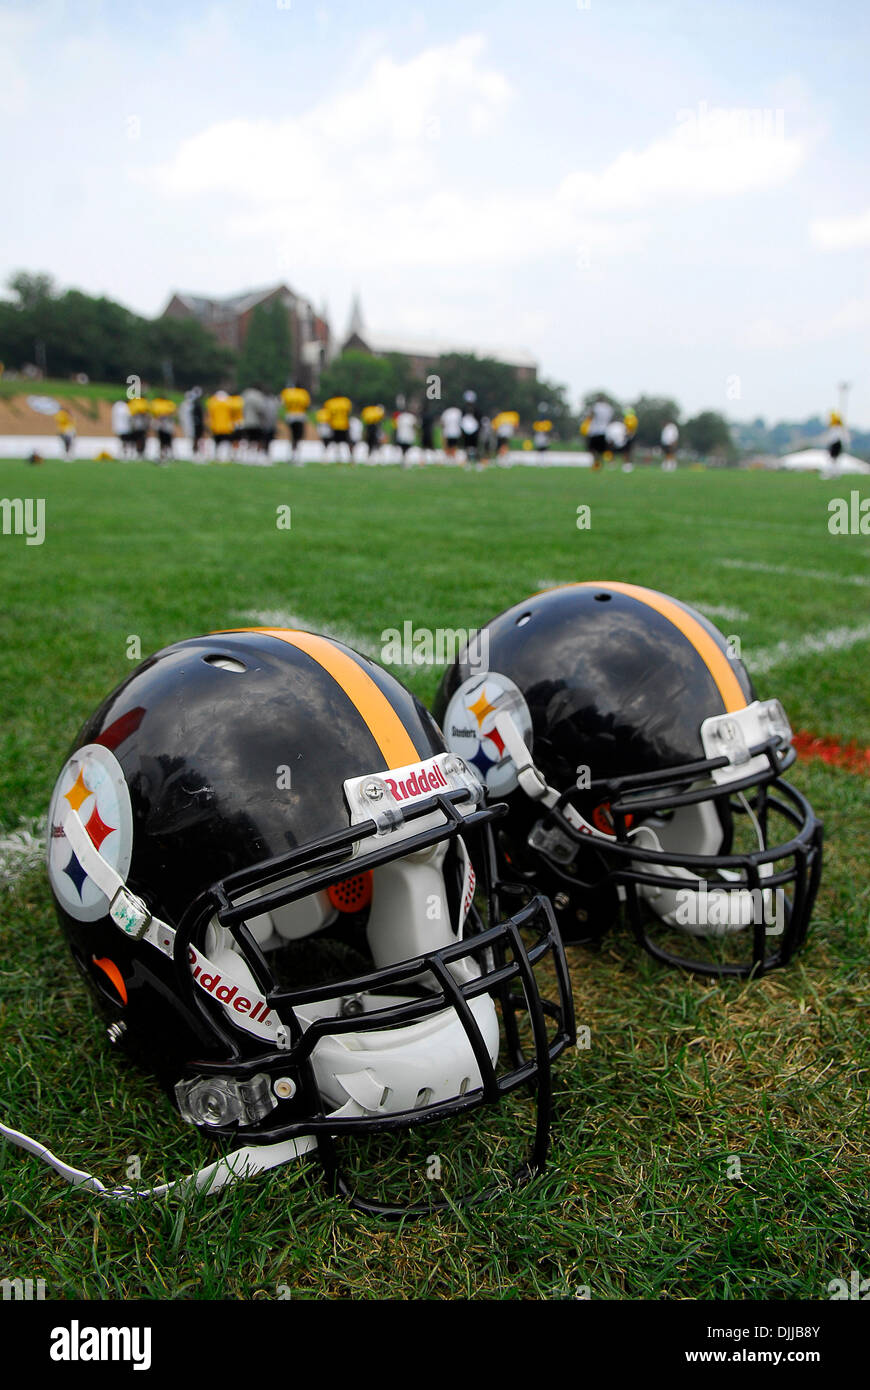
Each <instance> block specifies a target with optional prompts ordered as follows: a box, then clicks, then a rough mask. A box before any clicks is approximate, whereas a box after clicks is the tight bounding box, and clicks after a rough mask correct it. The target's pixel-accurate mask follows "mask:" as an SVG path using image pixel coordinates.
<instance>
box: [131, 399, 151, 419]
mask: <svg viewBox="0 0 870 1390" xmlns="http://www.w3.org/2000/svg"><path fill="white" fill-rule="evenodd" d="M127 409H128V410H129V412H130V414H131V415H148V414H149V413H150V410H149V406H148V402H147V401H144V400H143V399H142V397H141V396H134V397H133V399H132V400H131V401H128V402H127Z"/></svg>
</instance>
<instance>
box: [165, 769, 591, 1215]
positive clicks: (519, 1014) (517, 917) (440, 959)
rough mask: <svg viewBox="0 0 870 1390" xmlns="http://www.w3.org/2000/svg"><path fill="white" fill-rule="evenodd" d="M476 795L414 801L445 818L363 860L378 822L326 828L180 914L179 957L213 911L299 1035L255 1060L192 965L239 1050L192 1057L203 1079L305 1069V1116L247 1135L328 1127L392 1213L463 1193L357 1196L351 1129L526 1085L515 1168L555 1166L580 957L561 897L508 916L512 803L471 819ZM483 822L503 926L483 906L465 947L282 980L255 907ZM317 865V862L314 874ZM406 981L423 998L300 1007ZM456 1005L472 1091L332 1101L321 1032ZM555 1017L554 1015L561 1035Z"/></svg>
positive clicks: (365, 1027)
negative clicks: (500, 1063) (324, 1083)
mask: <svg viewBox="0 0 870 1390" xmlns="http://www.w3.org/2000/svg"><path fill="white" fill-rule="evenodd" d="M463 798H465V799H467V794H465V793H463V792H462V791H454V792H446V793H443V794H439V795H437V796H435V797H432V798H430V799H427V800H425V801H422V802H419V803H417V804H416V805H415V806H413V807H409V808H408V809H407V810H405V811H404V812H403V819H404V820H405V821H409V820H413V819H417V818H419V817H422V816H425V815H427V814H431V813H432V812H433V811H440V812H441V813H442V815H443V817H444V821H443V823H442V824H440V825H437V826H434V827H429V828H427V829H425V830H422V831H419V832H418V833H417V834H415V835H412V836H410V837H408V838H407V839H402V840H401V841H400V842H399V843H398V844H397V843H395V842H391V841H390V838H387V840H386V842H385V844H384V846H383V848H376V849H374V850H371V851H370V852H368V853H366V854H363V855H360V856H359V857H358V858H356V859H353V860H349V855H350V854H351V852H352V850H353V848H354V846H355V845H356V844H357V843H358V842H359V841H362V840H366V839H367V838H368V837H369V836H371V835H373V834H374V833H375V829H376V827H375V823H374V822H373V821H369V822H364V823H362V824H360V825H356V826H354V827H352V828H351V829H350V830H346V831H340V832H337V833H336V834H333V835H330V836H324V837H323V838H322V839H321V840H319V841H317V842H315V843H313V844H311V845H307V846H305V847H304V849H301V850H300V849H296V850H292V851H290V852H289V853H288V854H286V855H282V856H280V857H278V858H276V859H271V860H268V861H265V862H264V863H263V864H260V865H254V866H252V867H250V868H248V869H244V870H242V871H240V872H239V873H236V874H233V875H231V876H229V877H228V878H226V879H224V880H222V881H221V882H220V883H217V884H215V885H214V886H213V887H212V889H211V890H210V891H209V893H208V894H206V895H204V897H203V898H201V899H200V900H199V901H198V902H197V903H195V904H193V905H192V907H191V909H190V910H189V911H188V913H186V914H185V917H184V919H183V920H182V922H181V923H180V925H179V928H178V931H177V935H176V941H175V960H176V962H185V961H186V959H187V950H188V946H189V945H190V944H192V943H193V942H194V940H196V941H201V939H202V936H203V935H204V931H205V928H206V926H207V923H208V921H209V920H211V918H212V917H213V916H215V915H216V916H217V920H218V922H219V923H220V924H221V926H223V927H226V928H227V929H228V930H229V931H230V932H231V934H232V935H233V937H234V939H235V940H236V941H237V943H238V944H239V947H240V948H241V951H242V955H243V957H244V959H245V960H246V962H247V964H248V966H249V968H250V970H251V973H252V974H253V976H254V978H255V980H256V982H257V985H258V987H259V988H260V990H261V991H262V993H263V994H264V996H265V999H266V1002H267V1004H268V1007H269V1008H270V1009H273V1010H274V1011H275V1012H276V1014H277V1015H278V1017H279V1018H280V1019H281V1021H282V1023H283V1024H284V1026H285V1028H286V1030H287V1034H288V1042H289V1045H288V1046H287V1047H285V1048H282V1049H280V1050H277V1049H275V1050H264V1051H261V1052H258V1053H257V1055H255V1056H253V1057H252V1056H250V1043H249V1044H248V1049H247V1052H245V1051H243V1049H242V1047H241V1046H240V1040H239V1038H238V1035H237V1034H235V1033H233V1032H231V1031H230V1030H229V1029H228V1028H226V1027H225V1026H224V1025H223V1023H222V1021H221V1020H220V1019H219V1018H217V1017H216V1011H212V1010H210V1009H209V1008H208V1006H207V1004H206V1001H205V997H204V996H203V994H202V991H201V990H199V989H198V988H197V987H196V986H195V984H194V981H193V977H192V975H191V973H190V971H189V970H188V969H186V968H181V967H179V968H178V983H179V988H180V991H181V993H182V994H183V997H184V999H185V1002H186V1003H187V1005H188V1007H189V1008H191V1009H192V1010H194V1011H196V1013H198V1014H199V1015H200V1016H201V1017H202V1018H203V1021H204V1022H205V1023H206V1024H207V1026H208V1027H209V1028H210V1029H212V1030H214V1031H216V1032H217V1033H218V1034H219V1035H220V1037H221V1040H222V1042H223V1043H224V1045H225V1046H226V1050H227V1055H228V1058H229V1061H222V1062H209V1061H206V1060H203V1061H191V1062H190V1063H189V1065H188V1068H187V1071H188V1072H189V1073H191V1074H193V1073H195V1074H196V1075H197V1076H199V1077H209V1076H213V1077H217V1076H223V1077H227V1076H230V1077H232V1078H234V1079H236V1080H237V1081H238V1082H239V1083H241V1084H242V1085H244V1084H245V1083H247V1082H250V1081H251V1080H252V1079H253V1078H254V1077H255V1076H259V1075H263V1074H264V1075H265V1076H267V1077H269V1078H270V1079H271V1078H279V1077H285V1076H287V1074H288V1073H292V1075H293V1078H294V1079H295V1080H296V1082H297V1083H298V1085H297V1091H296V1093H295V1095H294V1097H293V1102H294V1106H296V1107H297V1108H298V1110H299V1115H300V1117H299V1119H298V1120H282V1122H281V1123H280V1124H275V1123H274V1122H272V1121H273V1117H270V1116H266V1117H264V1118H263V1119H261V1120H260V1121H259V1122H257V1123H255V1124H252V1125H249V1126H248V1125H246V1126H245V1127H244V1130H243V1133H244V1137H245V1139H246V1140H247V1141H248V1142H253V1143H256V1144H269V1143H273V1142H276V1141H281V1140H286V1139H291V1138H293V1137H296V1136H303V1135H305V1136H314V1137H315V1138H316V1140H317V1149H316V1154H317V1157H318V1158H319V1160H320V1162H321V1164H322V1165H323V1167H324V1169H325V1170H326V1173H327V1177H328V1179H329V1182H330V1185H331V1187H332V1190H333V1191H335V1192H338V1193H340V1194H342V1195H344V1196H346V1197H348V1198H349V1200H350V1201H351V1203H352V1205H353V1206H354V1207H356V1208H357V1209H358V1210H361V1211H363V1212H366V1213H368V1214H371V1215H377V1216H382V1217H387V1218H399V1217H403V1216H408V1215H422V1214H425V1213H428V1212H432V1211H437V1210H442V1209H445V1208H449V1207H451V1206H453V1205H455V1204H456V1201H457V1199H456V1198H454V1199H453V1200H452V1201H450V1200H444V1201H437V1202H431V1203H420V1204H415V1205H405V1206H401V1205H394V1204H389V1203H383V1202H377V1201H372V1200H367V1199H365V1198H363V1197H360V1196H358V1195H355V1194H354V1193H353V1192H352V1191H351V1189H350V1185H349V1184H348V1182H347V1180H346V1178H345V1176H344V1173H343V1171H342V1168H341V1165H340V1162H339V1158H338V1152H337V1146H336V1139H337V1138H338V1137H339V1136H349V1135H362V1134H367V1133H373V1132H376V1131H377V1132H383V1131H391V1130H403V1129H409V1128H411V1127H412V1126H415V1127H416V1126H420V1125H424V1124H426V1125H428V1124H434V1123H436V1122H438V1121H439V1120H443V1119H448V1118H451V1117H454V1116H456V1115H459V1114H461V1113H463V1112H465V1111H469V1110H472V1109H474V1108H476V1107H479V1106H483V1105H486V1104H490V1105H493V1106H497V1105H499V1103H500V1102H501V1100H502V1098H503V1097H504V1096H505V1095H507V1094H508V1093H509V1092H511V1091H513V1090H515V1089H517V1088H518V1087H522V1086H525V1087H526V1088H527V1089H528V1090H529V1091H530V1093H532V1094H533V1095H534V1097H535V1101H536V1126H535V1135H534V1140H533V1143H532V1146H531V1151H530V1153H529V1156H528V1159H527V1161H526V1162H525V1163H524V1164H523V1165H522V1166H521V1168H520V1169H519V1170H518V1172H517V1173H516V1174H515V1180H517V1181H522V1180H524V1179H525V1178H527V1177H528V1176H530V1175H531V1174H532V1173H535V1172H539V1171H541V1170H542V1169H543V1167H544V1164H545V1161H546V1157H547V1151H548V1147H549V1132H550V1125H551V1119H552V1077H551V1064H552V1062H553V1061H554V1060H555V1058H556V1057H558V1056H559V1054H560V1053H561V1052H562V1051H563V1050H564V1049H565V1048H566V1047H567V1046H568V1045H569V1044H570V1043H571V1042H573V1041H574V1038H575V1028H574V1014H573V1002H572V996H571V988H570V981H569V976H568V970H567V964H566V961H565V955H564V950H563V947H562V942H561V938H560V935H559V931H558V928H557V925H556V921H555V918H554V915H553V910H552V907H551V906H550V903H549V901H548V900H547V899H546V898H543V897H541V896H540V895H536V896H534V897H532V898H531V900H530V901H529V902H528V903H526V904H525V906H523V907H521V908H520V909H519V910H518V911H516V912H514V913H513V914H512V915H507V916H504V917H503V911H502V897H503V895H504V894H505V893H507V892H509V891H511V890H510V889H509V888H508V886H507V885H504V884H501V883H500V882H499V881H498V878H497V874H496V868H495V857H494V851H493V844H492V836H491V833H490V831H489V822H491V821H492V820H493V819H496V818H498V817H499V816H501V815H502V814H504V811H505V809H506V808H505V807H504V806H493V807H489V808H485V809H481V810H478V811H475V812H472V813H471V814H469V815H465V816H463V815H462V814H461V813H460V812H459V811H458V810H457V809H456V806H455V804H454V803H455V802H456V801H458V800H461V799H463ZM469 830H471V831H472V832H474V833H478V832H481V833H479V842H480V845H481V848H482V851H483V852H482V854H481V855H480V856H479V857H478V862H479V863H480V866H481V869H482V877H483V880H484V881H483V885H482V886H483V887H484V889H485V893H486V898H487V907H488V915H489V920H490V921H491V922H495V923H496V925H494V926H490V927H488V928H485V929H480V928H481V927H482V924H481V923H480V920H479V918H478V917H477V914H476V911H475V910H474V909H472V912H471V913H470V914H469V921H473V922H476V924H477V926H478V930H477V931H473V932H472V933H471V934H469V935H468V936H466V938H465V939H463V940H461V941H458V942H456V943H455V944H452V945H448V946H445V947H441V948H440V949H438V950H435V951H432V952H427V953H425V954H424V955H421V956H417V957H415V958H414V959H411V960H407V961H403V962H401V963H400V964H397V965H394V966H390V967H387V968H385V969H379V970H375V971H372V972H369V973H366V974H364V975H359V976H357V977H356V978H353V979H344V980H341V981H339V982H337V983H334V984H330V985H327V986H317V987H313V988H307V989H281V988H279V987H278V984H277V981H276V978H275V975H274V973H273V971H272V968H271V966H270V965H269V962H268V960H267V958H266V956H265V954H264V953H263V951H262V950H261V948H260V946H259V944H258V943H257V941H256V940H255V939H254V937H253V935H252V933H251V932H250V930H249V929H248V926H247V924H246V919H247V918H249V917H250V916H251V915H252V914H255V915H259V914H260V913H264V912H268V911H269V910H270V909H272V908H278V907H282V906H284V905H285V904H287V903H290V902H293V901H295V900H297V899H299V898H302V897H306V896H308V895H309V894H311V893H314V892H316V891H318V890H320V889H323V888H326V887H328V886H330V885H332V884H334V883H335V882H337V881H341V879H342V878H345V877H347V874H348V871H350V872H351V873H352V874H353V875H354V876H355V875H357V874H362V873H365V872H366V871H367V870H370V869H373V868H376V867H377V866H378V865H379V864H383V863H386V862H388V861H390V860H395V859H397V858H401V857H404V856H406V855H409V854H412V853H414V852H415V851H417V850H420V849H423V848H426V847H427V846H430V845H433V844H436V843H438V842H440V841H442V840H445V839H451V840H452V839H455V837H456V836H458V835H459V834H460V833H465V832H468V831H469ZM306 870H309V871H310V872H308V873H305V871H306ZM290 873H305V876H304V877H303V878H301V879H297V880H296V881H295V882H293V883H292V884H287V883H284V884H283V885H282V886H281V887H280V888H278V889H276V890H275V891H273V892H272V893H265V894H262V896H258V897H257V898H256V900H255V905H252V903H251V901H250V900H248V901H246V902H244V903H238V902H237V901H235V900H236V899H238V897H239V896H240V895H242V894H249V893H250V892H251V890H252V889H262V888H264V887H267V886H268V885H269V884H270V883H273V882H275V881H277V880H280V879H286V877H287V875H288V874H290ZM524 931H526V932H527V933H530V934H532V935H533V936H534V942H533V944H532V945H530V946H527V945H526V944H525V941H524V939H523V932H524ZM468 958H472V959H473V960H474V961H475V962H476V963H477V964H478V965H479V967H480V969H481V974H480V975H479V976H478V977H476V978H473V979H470V980H466V981H464V982H460V981H459V980H458V979H457V978H456V977H455V975H454V973H453V972H451V969H450V967H451V965H455V964H456V963H457V962H461V961H463V960H466V959H468ZM545 958H549V962H550V965H551V966H552V968H553V973H554V974H555V978H556V983H557V995H558V998H557V1000H556V1001H555V1002H551V1001H548V1000H545V999H543V998H542V997H541V994H540V991H539V988H538V984H537V980H536V978H535V967H536V966H538V965H539V963H541V962H542V961H544V960H545ZM422 976H426V978H427V988H426V990H425V992H424V991H423V990H421V989H420V988H419V986H420V979H421V977H422ZM429 982H434V988H429ZM402 986H404V987H405V990H406V991H407V990H409V989H410V990H411V991H413V990H415V989H416V990H417V991H418V995H419V997H415V998H412V999H411V1000H408V1001H402V1002H399V1003H393V1004H389V1005H385V1007H384V1008H376V1009H374V1010H372V1011H370V1012H369V1011H366V1012H365V1013H364V1014H363V1015H354V1016H352V1017H334V1016H331V1015H330V1016H327V1017H322V1018H318V1019H315V1020H314V1021H313V1022H311V1023H309V1024H307V1026H306V1025H304V1024H303V1023H302V1021H301V1020H300V1018H299V1017H298V1015H297V1013H296V1009H297V1008H298V1007H299V1006H304V1005H305V1004H309V1003H310V1004H321V1003H324V1002H327V1001H330V1000H339V999H343V998H344V997H346V996H352V995H357V994H365V995H368V996H369V997H370V998H371V997H372V996H373V995H375V996H376V995H377V994H378V993H380V992H384V991H387V990H389V991H393V990H395V989H397V988H400V987H402ZM483 994H489V995H490V996H491V997H492V998H493V1000H494V1001H497V1002H498V1004H499V1006H500V1012H501V1017H502V1024H503V1027H504V1034H505V1040H506V1044H507V1051H508V1055H509V1059H510V1069H509V1070H508V1071H507V1072H506V1073H505V1074H503V1075H501V1076H499V1075H497V1074H496V1069H495V1065H494V1064H493V1062H492V1060H491V1059H490V1055H489V1050H488V1048H487V1045H486V1042H485V1040H484V1037H483V1034H482V1032H481V1030H480V1027H479V1025H478V1023H477V1021H476V1019H475V1017H474V1015H473V1013H472V1011H471V1009H470V1007H469V1004H470V1001H472V1000H473V999H475V998H477V997H478V996H480V995H483ZM448 1009H452V1010H453V1011H454V1013H455V1015H456V1017H457V1018H458V1020H459V1021H460V1023H461V1025H462V1028H463V1030H464V1032H465V1035H466V1037H467V1039H468V1043H469V1046H470V1048H471V1051H472V1054H473V1056H474V1060H475V1062H476V1064H477V1067H478V1069H479V1072H480V1077H481V1085H480V1086H478V1087H476V1088H475V1089H473V1090H468V1091H467V1092H466V1093H465V1094H464V1095H458V1096H455V1097H452V1098H450V1099H447V1100H442V1101H440V1102H436V1103H434V1104H429V1105H423V1106H420V1107H419V1108H416V1109H414V1110H404V1111H397V1112H394V1113H388V1114H382V1115H378V1116H368V1115H362V1116H342V1117H336V1116H335V1115H329V1114H327V1113H326V1112H325V1110H324V1105H323V1100H322V1097H321V1095H320V1092H319V1089H318V1086H317V1082H316V1077H315V1071H314V1065H313V1061H312V1056H313V1053H314V1050H315V1048H316V1046H317V1043H318V1042H319V1041H320V1039H321V1038H323V1037H326V1036H334V1035H337V1034H341V1033H348V1032H354V1033H359V1032H364V1031H366V1032H367V1031H381V1030H386V1029H391V1028H395V1027H401V1026H402V1025H408V1024H412V1023H415V1022H418V1021H419V1020H421V1019H424V1018H427V1017H429V1016H431V1015H432V1014H436V1013H439V1012H443V1011H445V1010H448ZM524 1017H525V1018H527V1020H528V1023H529V1026H530V1033H531V1051H532V1055H531V1056H526V1055H525V1053H524V1051H523V1047H522V1045H521V1041H520V1024H521V1022H522V1021H523V1018H524ZM548 1019H549V1021H550V1024H551V1025H552V1026H551V1031H550V1032H549V1033H548ZM267 1046H268V1045H267ZM209 1128H210V1129H211V1131H212V1132H213V1133H215V1134H219V1135H224V1136H232V1137H233V1138H236V1137H238V1136H239V1134H240V1131H239V1130H238V1128H237V1127H236V1125H235V1124H233V1125H222V1124H218V1125H215V1126H209ZM493 1190H494V1189H492V1188H490V1189H488V1190H487V1191H486V1192H484V1193H481V1194H479V1195H477V1196H475V1197H474V1198H473V1201H474V1202H480V1201H483V1200H485V1199H486V1198H488V1197H489V1196H491V1195H492V1192H493ZM458 1200H460V1201H461V1200H463V1199H461V1198H460V1199H458Z"/></svg>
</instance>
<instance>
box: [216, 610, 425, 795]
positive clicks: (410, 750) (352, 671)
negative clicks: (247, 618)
mask: <svg viewBox="0 0 870 1390" xmlns="http://www.w3.org/2000/svg"><path fill="white" fill-rule="evenodd" d="M226 631H229V632H262V633H264V634H265V636H267V637H277V638H278V640H279V642H287V643H289V645H290V646H291V647H296V648H297V649H298V650H299V651H301V652H305V654H306V656H310V657H311V659H312V661H316V662H317V664H318V666H322V667H323V669H324V671H327V672H328V673H329V675H330V676H332V678H333V680H334V681H337V682H338V684H339V685H340V686H341V688H342V690H343V691H344V693H345V695H346V696H347V697H348V699H349V700H350V701H351V703H352V704H353V705H355V706H356V709H357V710H358V712H359V714H360V716H361V717H362V719H363V721H364V723H365V724H366V725H367V727H368V729H369V731H370V733H371V735H372V737H373V739H374V741H375V743H376V744H377V745H378V748H379V749H380V750H381V753H382V755H383V758H384V762H385V764H386V767H387V768H389V769H393V768H396V767H407V766H408V764H409V763H413V762H416V761H417V759H418V758H419V757H420V754H419V753H418V752H417V749H416V748H415V747H414V743H413V740H412V739H411V735H410V734H409V733H408V730H407V729H406V728H405V726H404V724H403V723H402V721H401V719H400V718H399V716H398V714H397V713H396V711H395V710H394V708H393V706H392V704H391V703H390V701H389V700H388V699H387V697H386V695H385V694H384V693H383V691H381V690H379V689H378V687H377V685H376V684H375V682H374V681H373V680H372V678H371V676H370V675H369V674H368V672H367V671H364V670H363V668H362V667H361V666H360V665H359V664H358V662H356V661H355V660H354V658H353V657H352V656H349V655H348V653H347V652H344V651H342V650H341V648H340V647H337V646H335V644H334V643H333V642H331V641H330V639H329V638H328V637H319V636H318V635H317V634H316V633H314V632H298V631H295V630H291V629H289V628H283V627H238V628H228V629H226Z"/></svg>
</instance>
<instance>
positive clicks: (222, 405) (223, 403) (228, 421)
mask: <svg viewBox="0 0 870 1390" xmlns="http://www.w3.org/2000/svg"><path fill="white" fill-rule="evenodd" d="M230 399H231V398H230V397H229V396H223V397H221V396H209V398H208V400H207V401H206V403H205V409H206V413H207V415H208V427H209V429H210V430H211V432H212V434H232V432H233V408H232V405H231V404H230Z"/></svg>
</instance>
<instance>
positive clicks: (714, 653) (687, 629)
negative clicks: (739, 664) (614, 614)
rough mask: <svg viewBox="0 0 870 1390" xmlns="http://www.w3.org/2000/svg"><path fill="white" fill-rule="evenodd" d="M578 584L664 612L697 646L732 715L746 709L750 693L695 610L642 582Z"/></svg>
mask: <svg viewBox="0 0 870 1390" xmlns="http://www.w3.org/2000/svg"><path fill="white" fill-rule="evenodd" d="M576 587H577V588H578V589H604V590H605V591H606V590H608V589H612V590H614V592H616V593H618V594H627V595H628V597H629V598H635V599H637V600H638V602H639V603H645V604H646V605H647V607H649V608H654V609H655V610H656V612H657V613H661V615H662V617H664V618H667V619H668V621H669V622H671V623H673V625H674V627H676V628H679V630H680V632H681V633H682V634H683V636H684V637H685V638H686V639H687V640H688V641H689V642H691V644H692V646H693V647H694V648H695V651H696V652H697V653H698V655H699V656H700V658H701V660H702V661H703V662H704V665H705V666H706V667H707V670H708V671H709V672H710V675H711V676H712V677H713V680H714V681H715V682H716V687H717V689H718V691H719V694H720V695H721V696H722V701H723V703H724V705H725V709H726V711H727V712H728V714H733V713H734V711H735V710H738V709H745V707H746V696H745V695H744V693H743V690H742V689H741V686H740V682H739V680H738V679H737V676H736V675H735V674H734V668H733V666H732V665H731V662H730V661H729V660H728V657H727V656H726V655H725V653H724V652H723V650H722V648H721V647H720V646H719V644H718V642H716V641H715V639H714V638H712V637H711V636H710V634H709V632H708V631H707V629H706V628H705V627H703V626H702V624H701V623H699V622H698V620H697V618H693V617H692V615H691V613H687V612H686V610H685V608H681V607H680V605H679V604H678V603H674V601H673V599H670V598H667V597H666V596H665V595H664V594H659V593H657V592H656V591H655V589H645V588H643V587H642V586H641V585H640V584H614V583H611V582H610V580H607V581H605V582H604V583H603V584H602V583H596V582H595V581H594V580H585V581H584V582H583V583H581V584H578V585H576Z"/></svg>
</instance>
